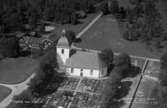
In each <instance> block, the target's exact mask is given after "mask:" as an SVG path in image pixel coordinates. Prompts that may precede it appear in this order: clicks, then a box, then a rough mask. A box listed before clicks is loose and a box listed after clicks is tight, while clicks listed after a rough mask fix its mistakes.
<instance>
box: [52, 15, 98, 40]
mask: <svg viewBox="0 0 167 108" xmlns="http://www.w3.org/2000/svg"><path fill="white" fill-rule="evenodd" d="M97 15H98V13H93V14H88V16H87V17H86V18H84V19H80V23H79V24H77V25H71V24H64V25H58V26H57V27H56V30H55V31H54V33H53V34H54V35H51V36H50V39H51V40H57V39H58V38H59V37H60V36H61V32H62V30H63V29H66V30H72V31H73V32H75V33H76V34H78V33H79V32H80V31H81V30H82V29H84V28H85V27H86V26H87V25H88V24H89V23H90V22H91V21H92V20H93V19H94V18H95V17H96V16H97ZM55 34H56V35H55Z"/></svg>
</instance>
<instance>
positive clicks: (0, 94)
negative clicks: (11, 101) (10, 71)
mask: <svg viewBox="0 0 167 108" xmlns="http://www.w3.org/2000/svg"><path fill="white" fill-rule="evenodd" d="M10 93H11V89H9V88H7V87H4V86H1V85H0V102H1V101H2V100H3V99H4V98H5V97H7V96H8V95H9V94H10Z"/></svg>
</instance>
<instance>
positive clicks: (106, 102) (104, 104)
mask: <svg viewBox="0 0 167 108" xmlns="http://www.w3.org/2000/svg"><path fill="white" fill-rule="evenodd" d="M121 79H122V77H121V74H120V70H119V68H117V67H116V68H114V69H113V71H112V72H111V73H110V76H109V78H108V79H107V80H106V82H105V84H104V87H103V88H102V97H101V107H100V108H110V107H111V106H112V105H113V104H114V103H115V102H116V101H117V100H116V98H115V95H116V92H117V90H118V89H119V86H120V81H121Z"/></svg>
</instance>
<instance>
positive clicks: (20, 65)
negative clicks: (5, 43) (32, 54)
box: [0, 57, 39, 84]
mask: <svg viewBox="0 0 167 108" xmlns="http://www.w3.org/2000/svg"><path fill="white" fill-rule="evenodd" d="M38 69H39V63H38V62H37V61H36V60H33V59H30V58H23V57H22V58H16V59H15V58H7V59H3V60H1V61H0V83H7V84H13V83H14V84H15V83H19V82H22V81H24V80H26V79H27V78H28V77H29V76H30V75H31V74H32V73H33V72H36V71H37V70H38Z"/></svg>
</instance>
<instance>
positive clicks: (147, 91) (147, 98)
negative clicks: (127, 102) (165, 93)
mask: <svg viewBox="0 0 167 108" xmlns="http://www.w3.org/2000/svg"><path fill="white" fill-rule="evenodd" d="M159 72H160V62H153V61H149V63H148V65H147V67H146V70H145V75H144V77H143V79H142V81H141V83H140V86H139V88H138V91H137V93H136V97H135V101H134V103H133V105H132V108H159V107H160V106H157V105H158V104H157V103H158V101H157V99H156V96H152V91H153V90H154V88H155V87H157V85H158V84H159V83H158V82H157V81H156V80H154V79H155V78H156V79H158V76H159ZM155 95H156V94H155ZM162 108H164V107H162Z"/></svg>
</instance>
